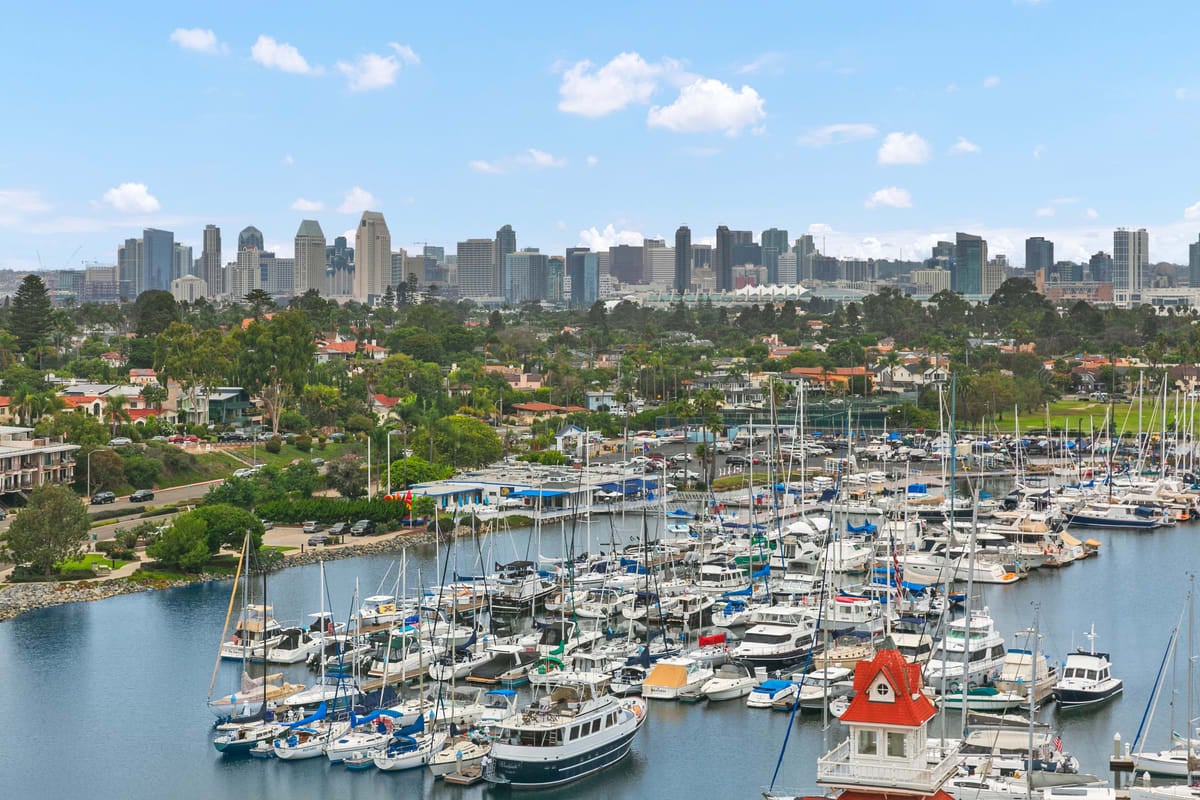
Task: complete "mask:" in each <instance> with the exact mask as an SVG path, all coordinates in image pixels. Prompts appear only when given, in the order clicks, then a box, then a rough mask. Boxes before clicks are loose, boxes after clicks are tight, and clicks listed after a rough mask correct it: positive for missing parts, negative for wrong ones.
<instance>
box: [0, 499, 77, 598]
mask: <svg viewBox="0 0 1200 800" xmlns="http://www.w3.org/2000/svg"><path fill="white" fill-rule="evenodd" d="M88 531H89V520H88V514H87V507H86V506H84V504H83V503H82V502H81V501H80V499H79V498H78V497H76V496H75V494H74V492H72V491H71V490H70V489H69V488H67V487H66V486H57V485H54V484H49V483H43V484H42V485H41V486H38V487H37V488H35V489H34V490H33V491H31V492H30V493H29V503H28V505H26V506H25V508H23V509H21V511H20V512H19V513H18V514H17V518H16V519H15V520H13V523H12V525H11V526H10V527H9V529H8V544H7V551H8V555H9V557H10V558H11V559H12V561H13V563H16V564H28V565H29V567H30V568H31V569H33V570H35V571H37V572H40V573H41V574H42V575H47V576H48V575H50V574H51V573H52V572H53V571H54V565H55V564H57V563H58V562H60V561H63V560H66V559H70V558H77V557H78V556H80V555H81V554H82V553H83V552H84V551H85V550H86V549H87V542H88Z"/></svg>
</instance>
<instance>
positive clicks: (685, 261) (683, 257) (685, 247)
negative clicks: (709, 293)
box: [673, 225, 692, 294]
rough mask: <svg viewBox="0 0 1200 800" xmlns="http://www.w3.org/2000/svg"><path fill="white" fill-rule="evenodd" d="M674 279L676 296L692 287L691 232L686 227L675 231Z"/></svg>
mask: <svg viewBox="0 0 1200 800" xmlns="http://www.w3.org/2000/svg"><path fill="white" fill-rule="evenodd" d="M674 278H675V282H674V287H673V288H674V289H675V292H676V294H683V293H684V292H686V291H687V290H688V287H689V286H691V285H692V230H691V228H689V227H688V226H687V225H680V226H679V227H678V228H677V229H676V230H675V275H674Z"/></svg>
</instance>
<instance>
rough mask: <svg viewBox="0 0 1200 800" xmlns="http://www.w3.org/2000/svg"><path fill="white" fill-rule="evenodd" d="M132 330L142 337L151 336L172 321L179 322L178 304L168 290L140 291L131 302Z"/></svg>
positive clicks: (162, 329)
mask: <svg viewBox="0 0 1200 800" xmlns="http://www.w3.org/2000/svg"><path fill="white" fill-rule="evenodd" d="M132 317H133V325H134V332H135V333H136V334H137V335H138V336H141V337H144V338H152V337H154V336H157V335H158V334H160V333H162V332H163V331H165V330H166V329H167V328H168V327H170V326H171V324H172V323H175V322H179V319H180V315H179V304H178V303H176V302H175V298H174V297H173V296H172V295H171V293H170V292H165V291H163V290H161V289H150V290H148V291H145V292H142V293H141V294H139V295H138V296H137V300H135V301H134V302H133V313H132Z"/></svg>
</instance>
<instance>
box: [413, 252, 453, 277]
mask: <svg viewBox="0 0 1200 800" xmlns="http://www.w3.org/2000/svg"><path fill="white" fill-rule="evenodd" d="M421 256H422V261H423V263H422V265H421V266H422V270H421V272H419V273H418V276H419V277H420V278H421V279H422V280H423V281H425V283H435V282H441V281H445V277H444V270H442V265H443V264H445V263H446V248H444V247H437V246H435V245H432V244H427V245H425V246H424V247H423V248H422V249H421Z"/></svg>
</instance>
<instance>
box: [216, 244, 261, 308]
mask: <svg viewBox="0 0 1200 800" xmlns="http://www.w3.org/2000/svg"><path fill="white" fill-rule="evenodd" d="M225 285H226V287H227V289H228V293H229V297H230V299H231V300H233V301H234V302H241V301H242V300H243V299H244V298H245V297H246V295H248V294H250V292H252V291H254V290H255V289H261V288H262V251H260V250H259V249H258V248H257V247H255V246H254V244H253V243H250V242H248V243H247V244H246V246H245V247H240V248H239V249H238V254H237V261H235V262H233V263H232V264H230V265H229V267H228V268H227V269H226V272H225Z"/></svg>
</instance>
